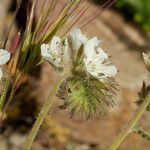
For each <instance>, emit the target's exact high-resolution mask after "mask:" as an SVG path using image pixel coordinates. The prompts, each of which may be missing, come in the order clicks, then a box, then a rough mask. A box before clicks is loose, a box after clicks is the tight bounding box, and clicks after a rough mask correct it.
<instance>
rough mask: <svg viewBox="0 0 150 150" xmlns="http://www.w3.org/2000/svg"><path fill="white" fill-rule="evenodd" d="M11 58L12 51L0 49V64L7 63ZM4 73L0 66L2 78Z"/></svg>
mask: <svg viewBox="0 0 150 150" xmlns="http://www.w3.org/2000/svg"><path fill="white" fill-rule="evenodd" d="M9 59H10V53H9V52H8V51H6V50H4V49H0V66H1V65H5V64H6V63H7V62H8V61H9ZM2 77H3V73H2V69H1V68H0V79H2Z"/></svg>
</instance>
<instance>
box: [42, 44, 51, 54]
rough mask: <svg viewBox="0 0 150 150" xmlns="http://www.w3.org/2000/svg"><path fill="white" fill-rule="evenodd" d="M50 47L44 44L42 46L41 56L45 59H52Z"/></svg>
mask: <svg viewBox="0 0 150 150" xmlns="http://www.w3.org/2000/svg"><path fill="white" fill-rule="evenodd" d="M49 51H50V45H49V44H42V45H41V55H42V56H43V57H50V52H49Z"/></svg>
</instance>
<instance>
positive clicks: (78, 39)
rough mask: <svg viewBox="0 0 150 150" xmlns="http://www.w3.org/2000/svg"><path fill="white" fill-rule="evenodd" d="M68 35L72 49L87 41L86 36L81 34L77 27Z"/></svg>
mask: <svg viewBox="0 0 150 150" xmlns="http://www.w3.org/2000/svg"><path fill="white" fill-rule="evenodd" d="M70 37H71V41H72V45H73V49H74V50H79V48H80V46H81V45H82V44H85V43H86V42H87V40H88V39H87V37H86V36H85V35H84V34H82V32H81V30H80V29H79V28H75V29H73V30H72V31H71V32H70Z"/></svg>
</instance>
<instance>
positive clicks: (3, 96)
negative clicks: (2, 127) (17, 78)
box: [0, 80, 10, 112]
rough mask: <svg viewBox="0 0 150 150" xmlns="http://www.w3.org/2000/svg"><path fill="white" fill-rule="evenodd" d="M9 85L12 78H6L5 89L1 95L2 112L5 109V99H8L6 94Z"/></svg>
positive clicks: (0, 108) (0, 107)
mask: <svg viewBox="0 0 150 150" xmlns="http://www.w3.org/2000/svg"><path fill="white" fill-rule="evenodd" d="M9 85H10V80H6V83H5V87H4V91H3V93H2V95H1V97H0V112H1V111H2V109H3V105H4V102H5V99H6V95H7V92H8V89H9Z"/></svg>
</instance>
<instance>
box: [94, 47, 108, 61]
mask: <svg viewBox="0 0 150 150" xmlns="http://www.w3.org/2000/svg"><path fill="white" fill-rule="evenodd" d="M97 55H98V57H99V59H100V61H101V62H103V61H104V60H107V59H108V54H107V53H105V52H104V51H103V50H102V49H101V48H100V47H99V48H98V49H97Z"/></svg>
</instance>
